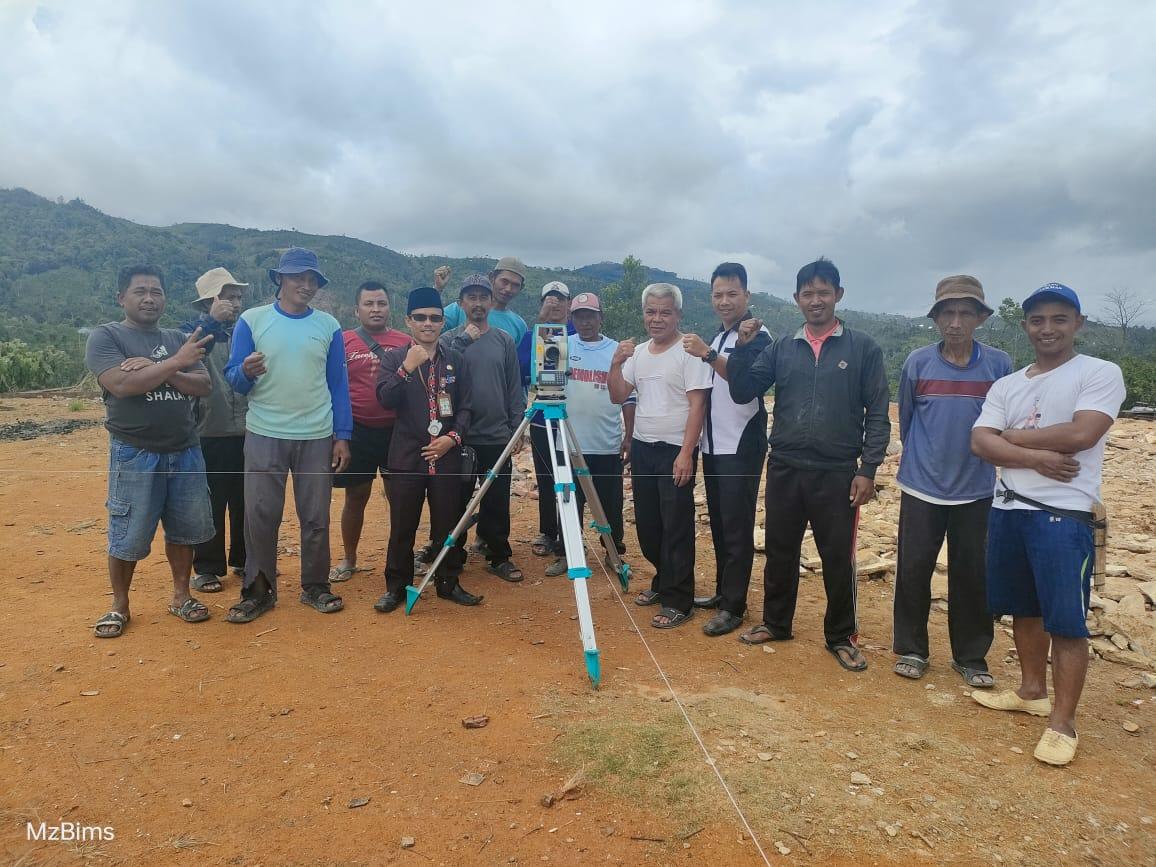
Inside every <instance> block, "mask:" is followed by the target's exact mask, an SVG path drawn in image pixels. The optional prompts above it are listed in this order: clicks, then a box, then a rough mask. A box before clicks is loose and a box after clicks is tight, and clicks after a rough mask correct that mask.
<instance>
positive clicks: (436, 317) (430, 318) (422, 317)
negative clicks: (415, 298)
mask: <svg viewBox="0 0 1156 867" xmlns="http://www.w3.org/2000/svg"><path fill="white" fill-rule="evenodd" d="M409 318H410V319H412V320H413V321H414V322H432V323H433V324H434V325H437V324H438V323H439V322H445V321H446V318H445V316H443V315H442V314H441V313H411V314H409Z"/></svg>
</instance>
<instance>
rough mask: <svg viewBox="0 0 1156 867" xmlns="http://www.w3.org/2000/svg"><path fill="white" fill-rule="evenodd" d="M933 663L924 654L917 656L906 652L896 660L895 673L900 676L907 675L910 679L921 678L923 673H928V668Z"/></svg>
mask: <svg viewBox="0 0 1156 867" xmlns="http://www.w3.org/2000/svg"><path fill="white" fill-rule="evenodd" d="M929 665H931V663H930V662H928V661H927V660H926V659H924V658H923V657H922V656H916V655H915V654H914V653H905V654H903V656H901V657H899V659H897V660H895V669H894V670H895V673H896V674H898V675H899V676H900V677H906V678H907V679H908V680H919V678H921V677H923V675H925V674H927V668H928V666H929Z"/></svg>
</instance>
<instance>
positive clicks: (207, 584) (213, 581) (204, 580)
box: [189, 572, 225, 593]
mask: <svg viewBox="0 0 1156 867" xmlns="http://www.w3.org/2000/svg"><path fill="white" fill-rule="evenodd" d="M189 586H190V587H192V588H193V589H194V590H196V591H197V592H198V593H220V592H221V591H222V590H223V589H225V588H224V587H223V586H222V585H221V579H220V578H218V577H217V576H216V575H210V574H208V573H207V572H203V573H201V574H200V575H194V576H193V580H192V581H190V582H189Z"/></svg>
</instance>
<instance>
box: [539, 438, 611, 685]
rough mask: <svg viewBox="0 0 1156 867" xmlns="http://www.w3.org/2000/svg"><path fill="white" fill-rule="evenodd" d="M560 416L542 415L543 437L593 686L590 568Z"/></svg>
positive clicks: (595, 661) (596, 673) (597, 665)
mask: <svg viewBox="0 0 1156 867" xmlns="http://www.w3.org/2000/svg"><path fill="white" fill-rule="evenodd" d="M564 424H565V422H564V420H562V419H558V418H550V417H547V419H546V438H547V442H548V443H549V446H550V462H551V464H552V466H553V470H554V496H555V498H556V499H557V502H558V527H559V529H560V531H561V535H562V543H563V545H564V546H565V550H566V566H567V569H566V574H567V575H568V576H569V578H570V580H571V582H573V584H574V602H575V604H576V606H577V608H578V631H579V634H580V635H581V638H582V649H583V652H584V655H585V659H586V673H587V674H588V675H589V676H590V681H591V683H592V684H593V685H594V688H595V689H597V688H598V684H599V682H600V681H601V679H602V664H601V660H600V659H599V655H598V645H597V643H596V642H595V638H594V615H593V614H592V612H591V610H590V594H589V592H588V589H587V586H586V579H588V578H589V577H590V568H589V567H588V566H587V565H586V551H585V548H584V546H583V544H582V523H581V521H580V520H579V518H578V498H577V495H576V494H577V492H576V491H575V490H574V476H573V473H572V472H571V468H570V448H569V445H568V444H567V441H566V433H565V429H564V427H563V425H564Z"/></svg>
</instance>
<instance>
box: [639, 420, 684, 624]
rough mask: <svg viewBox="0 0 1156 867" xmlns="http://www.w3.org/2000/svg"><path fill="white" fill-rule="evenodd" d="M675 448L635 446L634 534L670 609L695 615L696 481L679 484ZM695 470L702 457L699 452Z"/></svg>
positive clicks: (652, 586) (655, 588)
mask: <svg viewBox="0 0 1156 867" xmlns="http://www.w3.org/2000/svg"><path fill="white" fill-rule="evenodd" d="M679 451H680V449H679V447H678V446H676V445H671V444H670V443H644V442H642V441H641V440H637V439H634V440H631V441H630V466H631V477H632V479H633V483H632V484H633V488H634V528H635V530H636V531H637V532H638V545H639V547H640V548H641V549H642V556H643V557H645V558H646V559H647V560H649V561H650V564H651V565H652V566H653V567H654V570H655V572H654V580H653V581H651V584H650V589H651V590H653V591H654V592H655V593H657V594H658V598H659V601H660V602H661V603H662V607H664V608H674V609H676V610H678V611H690V608H691V603H692V601H693V600H694V481H693V478H692V480H691V481H690V482H687V483H686V484H685V485H683V486H682V487H678V486H676V485H675V484H674V459H675V458H676V457H678V453H679ZM694 462H695V469H696V470H697V465H698V452H697V451H696V452H695V459H694Z"/></svg>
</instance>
